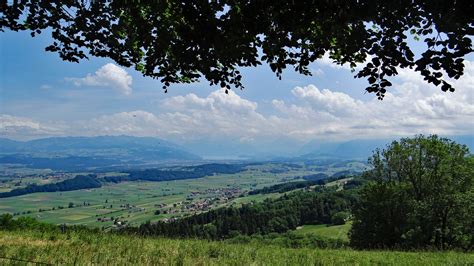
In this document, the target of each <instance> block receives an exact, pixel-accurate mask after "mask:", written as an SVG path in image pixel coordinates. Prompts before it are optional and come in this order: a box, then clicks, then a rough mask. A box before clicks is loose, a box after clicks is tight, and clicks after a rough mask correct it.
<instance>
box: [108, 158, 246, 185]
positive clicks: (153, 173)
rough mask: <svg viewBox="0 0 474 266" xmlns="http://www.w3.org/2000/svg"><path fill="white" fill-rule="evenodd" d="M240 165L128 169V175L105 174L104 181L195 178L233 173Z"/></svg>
mask: <svg viewBox="0 0 474 266" xmlns="http://www.w3.org/2000/svg"><path fill="white" fill-rule="evenodd" d="M243 170H244V168H243V166H242V165H236V164H217V163H215V164H203V165H198V166H188V167H182V168H180V169H166V170H163V169H146V170H133V171H129V172H127V173H128V176H107V177H104V181H106V182H113V183H119V182H123V181H136V180H146V181H170V180H182V179H195V178H202V177H205V176H210V175H214V174H235V173H238V172H241V171H243Z"/></svg>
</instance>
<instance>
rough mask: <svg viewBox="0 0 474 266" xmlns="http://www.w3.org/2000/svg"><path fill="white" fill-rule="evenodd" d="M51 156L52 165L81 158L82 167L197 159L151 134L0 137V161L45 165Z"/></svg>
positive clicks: (195, 156) (193, 155)
mask: <svg viewBox="0 0 474 266" xmlns="http://www.w3.org/2000/svg"><path fill="white" fill-rule="evenodd" d="M33 159H34V160H33ZM53 159H54V161H56V164H55V165H57V164H58V161H60V160H65V159H67V162H68V165H69V164H70V163H71V161H78V162H79V161H81V165H85V166H88V165H93V166H96V165H97V164H98V166H103V165H107V164H111V163H112V162H114V163H117V164H120V163H134V164H135V163H149V162H157V161H183V160H200V157H199V156H197V155H195V154H193V153H191V152H189V151H187V150H186V149H184V148H183V147H181V146H179V145H176V144H174V143H171V142H168V141H164V140H161V139H158V138H151V137H131V136H100V137H58V138H44V139H36V140H31V141H26V142H22V141H14V140H10V139H5V138H0V163H21V162H23V163H26V164H28V162H29V161H31V163H32V164H36V165H42V166H44V167H41V168H45V167H47V166H48V165H49V164H50V163H49V161H53ZM94 160H95V161H96V162H93V161H94ZM99 162H101V163H99Z"/></svg>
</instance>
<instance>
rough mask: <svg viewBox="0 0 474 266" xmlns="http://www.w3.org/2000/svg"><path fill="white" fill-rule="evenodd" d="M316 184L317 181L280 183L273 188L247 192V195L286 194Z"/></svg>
mask: <svg viewBox="0 0 474 266" xmlns="http://www.w3.org/2000/svg"><path fill="white" fill-rule="evenodd" d="M317 183H318V181H296V182H288V183H281V184H276V185H273V186H269V187H264V188H260V189H255V190H252V191H249V195H256V194H269V193H284V192H288V191H291V190H295V189H299V188H307V187H310V186H314V185H317Z"/></svg>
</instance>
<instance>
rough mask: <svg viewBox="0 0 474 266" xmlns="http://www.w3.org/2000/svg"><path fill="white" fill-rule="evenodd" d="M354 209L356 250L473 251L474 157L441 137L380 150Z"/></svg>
mask: <svg viewBox="0 0 474 266" xmlns="http://www.w3.org/2000/svg"><path fill="white" fill-rule="evenodd" d="M369 163H371V164H372V165H373V167H374V168H373V170H370V171H368V172H367V173H365V176H366V177H367V178H368V179H369V180H371V181H370V182H369V183H368V184H367V185H366V186H364V188H363V189H362V190H361V191H360V202H359V203H358V204H356V205H355V207H354V209H353V215H354V221H353V226H352V230H351V235H350V240H351V245H352V246H353V247H357V248H394V247H395V248H417V249H418V248H438V249H452V248H462V249H466V250H472V249H473V248H474V216H473V213H474V180H473V177H474V159H473V158H472V157H469V151H468V149H467V147H466V146H462V145H459V144H456V143H455V142H453V141H450V140H448V139H444V138H439V137H437V136H429V137H425V136H417V137H415V138H406V139H401V140H400V141H394V142H393V143H391V144H390V145H389V146H388V147H387V148H386V149H385V150H383V151H380V150H377V151H376V152H375V153H374V155H373V156H372V158H371V159H370V160H369Z"/></svg>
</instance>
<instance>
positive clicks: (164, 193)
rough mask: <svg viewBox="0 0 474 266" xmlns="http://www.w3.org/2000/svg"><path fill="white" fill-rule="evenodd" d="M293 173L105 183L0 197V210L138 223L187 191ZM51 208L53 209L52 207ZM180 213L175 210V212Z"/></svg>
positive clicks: (254, 184)
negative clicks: (90, 187) (133, 210)
mask: <svg viewBox="0 0 474 266" xmlns="http://www.w3.org/2000/svg"><path fill="white" fill-rule="evenodd" d="M296 174H299V173H297V172H290V173H283V174H272V173H265V172H262V171H261V170H259V169H251V170H248V171H245V172H242V173H238V174H234V175H214V176H208V177H205V178H199V179H191V180H177V181H168V182H144V181H137V182H123V183H119V184H110V183H109V184H105V185H104V186H103V187H101V188H97V189H86V190H76V191H68V192H49V193H34V194H28V195H23V196H18V197H12V198H4V199H1V203H0V213H6V212H8V213H16V212H26V211H30V212H31V213H30V214H25V215H27V216H31V217H34V218H36V219H38V220H40V221H44V222H48V223H54V224H60V223H66V224H81V225H89V226H94V227H102V226H105V227H108V226H111V225H112V222H98V221H97V218H98V217H123V219H122V220H127V221H129V222H130V224H131V225H139V224H140V223H143V222H146V221H147V220H152V221H153V220H158V219H160V218H164V217H168V216H169V215H163V214H162V215H159V216H157V215H154V211H155V210H156V209H157V208H156V207H155V205H156V204H161V203H165V204H168V205H172V204H173V203H178V202H181V201H184V200H186V197H187V196H188V195H189V193H190V192H191V191H201V192H202V191H206V190H207V189H210V188H228V187H236V188H240V189H241V190H242V191H245V190H247V191H248V190H251V189H254V188H262V187H264V186H268V185H273V184H276V183H279V182H282V181H283V180H284V179H285V178H288V177H289V176H294V175H296ZM214 197H215V195H213V194H212V193H211V194H205V195H204V194H203V195H200V196H199V197H196V198H195V200H200V198H214ZM264 198H265V197H253V198H249V199H244V198H238V199H236V203H237V204H241V203H243V202H248V201H251V200H255V201H259V200H263V199H264ZM106 201H107V202H106ZM69 202H73V203H74V204H75V206H76V207H75V208H67V207H68V204H69ZM84 202H86V203H87V204H86V206H83V203H84ZM127 203H128V204H130V205H135V206H136V207H138V208H142V210H140V211H135V212H129V211H128V210H125V209H124V208H121V207H120V205H125V204H127ZM88 204H90V205H88ZM229 204H230V203H229ZM111 205H112V207H111ZM58 206H62V207H64V209H58ZM53 207H54V208H55V210H52V208H53ZM215 207H217V206H215ZM171 208H172V207H171ZM39 209H46V210H47V211H43V212H38V210H39ZM182 214H183V213H178V214H176V215H182ZM184 214H185V213H184Z"/></svg>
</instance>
